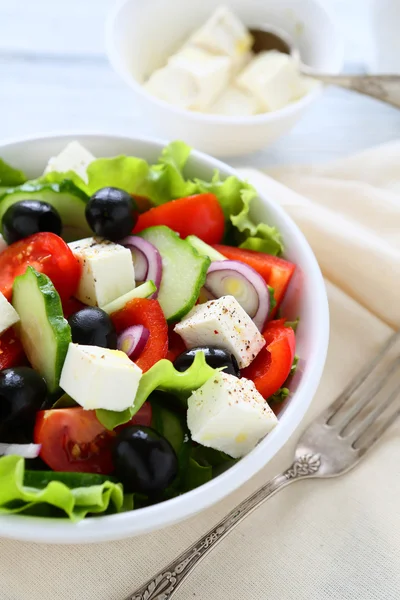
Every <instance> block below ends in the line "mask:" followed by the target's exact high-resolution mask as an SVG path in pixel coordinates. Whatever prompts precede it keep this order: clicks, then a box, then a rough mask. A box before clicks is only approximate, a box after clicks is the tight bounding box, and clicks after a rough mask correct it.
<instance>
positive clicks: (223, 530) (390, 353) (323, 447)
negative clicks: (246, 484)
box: [127, 331, 400, 600]
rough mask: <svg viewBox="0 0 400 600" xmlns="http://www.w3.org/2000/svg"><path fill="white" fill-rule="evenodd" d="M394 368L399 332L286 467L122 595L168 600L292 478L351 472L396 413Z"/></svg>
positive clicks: (398, 373)
mask: <svg viewBox="0 0 400 600" xmlns="http://www.w3.org/2000/svg"><path fill="white" fill-rule="evenodd" d="M399 367H400V331H399V332H397V333H395V334H394V335H393V336H392V337H390V338H389V340H388V342H387V343H386V344H385V345H384V346H383V348H382V350H381V351H380V352H379V354H378V355H377V356H376V357H375V358H374V359H373V360H372V361H371V362H370V363H369V364H367V365H366V366H365V367H364V369H363V370H362V371H361V372H360V373H359V374H358V375H357V376H356V378H355V379H354V380H353V381H352V382H351V383H350V385H349V386H348V387H347V388H346V389H345V390H344V391H343V392H342V394H341V395H340V396H339V397H338V398H337V399H336V400H335V401H334V402H333V403H332V404H331V405H330V406H329V407H328V408H327V409H325V410H324V411H323V412H322V413H321V414H320V415H319V416H318V417H317V418H316V419H315V420H314V421H313V422H312V423H311V425H309V427H308V428H307V429H306V431H305V432H304V433H303V435H302V437H301V438H300V440H299V442H298V444H297V448H296V450H295V458H294V461H293V464H292V465H291V466H290V467H289V468H288V469H287V470H286V471H284V472H283V473H281V474H280V475H277V476H276V477H274V478H273V479H272V480H271V481H269V482H268V483H266V484H265V485H263V486H262V487H261V488H259V489H258V490H257V491H256V492H254V493H253V494H251V495H250V496H248V497H247V498H246V499H245V500H243V502H241V503H240V504H239V505H238V506H237V507H236V508H234V509H233V510H232V511H231V512H230V513H229V514H228V515H227V516H226V517H224V518H223V519H222V520H221V521H220V522H219V523H218V524H217V525H216V526H215V527H213V528H212V529H210V531H208V532H207V533H206V534H205V535H204V536H203V537H201V538H200V539H199V540H197V542H195V543H194V544H193V545H192V546H190V547H189V548H188V549H187V550H184V552H182V554H180V555H179V556H178V557H177V558H176V559H175V560H174V561H172V562H171V563H170V564H169V565H167V566H166V567H164V569H162V570H161V571H159V573H157V575H155V576H154V577H153V578H152V579H150V580H149V581H148V582H147V583H145V584H144V585H143V586H141V587H140V588H139V589H137V590H136V591H135V592H134V593H133V594H132V595H130V596H129V598H127V600H169V599H170V598H172V596H173V594H174V593H175V592H176V590H177V589H178V587H179V586H180V585H181V584H182V583H183V581H184V580H185V579H186V577H187V576H188V575H189V574H190V573H191V572H192V571H193V569H194V568H195V567H196V566H197V565H198V564H199V562H200V561H201V560H202V559H203V558H204V557H205V556H206V555H207V554H208V553H209V552H210V551H211V550H212V549H213V548H214V547H215V546H216V545H217V544H218V542H220V541H221V540H222V539H223V538H224V537H225V536H226V535H228V533H229V532H230V531H232V529H233V528H234V527H236V525H237V524H238V523H240V522H241V521H242V520H243V519H244V518H245V517H247V515H249V514H250V513H251V512H252V511H253V510H255V509H256V508H257V507H258V506H260V505H261V504H262V503H263V502H264V501H265V500H267V499H268V498H270V497H271V496H272V495H273V494H276V493H277V492H278V491H279V490H281V489H282V488H284V487H286V486H287V485H289V483H292V482H294V481H299V480H301V479H307V478H312V477H318V478H321V477H322V478H324V477H335V476H337V475H342V474H343V473H346V472H347V471H350V469H352V468H353V467H354V466H355V465H356V464H357V463H358V462H359V461H360V460H361V458H362V457H363V456H364V455H365V453H366V452H367V450H369V449H370V448H371V447H372V446H373V445H374V444H375V443H376V442H377V441H378V440H379V438H380V437H381V436H382V435H383V433H384V432H385V431H386V429H388V427H389V426H390V425H391V424H392V423H393V422H394V420H395V419H396V418H397V417H398V416H399V415H400V402H399V399H400V369H399Z"/></svg>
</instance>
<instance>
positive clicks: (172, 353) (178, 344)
mask: <svg viewBox="0 0 400 600" xmlns="http://www.w3.org/2000/svg"><path fill="white" fill-rule="evenodd" d="M174 327H175V325H174V324H173V325H169V328H168V354H167V358H168V360H170V361H171V362H174V360H175V359H177V358H178V356H179V355H180V354H182V352H185V350H186V346H185V344H184V342H183V339H182V338H181V336H180V335H178V334H177V333H175V331H174Z"/></svg>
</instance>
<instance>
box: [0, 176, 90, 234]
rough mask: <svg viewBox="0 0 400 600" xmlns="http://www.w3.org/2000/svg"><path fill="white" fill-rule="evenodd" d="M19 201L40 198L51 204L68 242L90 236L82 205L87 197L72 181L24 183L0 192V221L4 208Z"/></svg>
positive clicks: (84, 205)
mask: <svg viewBox="0 0 400 600" xmlns="http://www.w3.org/2000/svg"><path fill="white" fill-rule="evenodd" d="M21 200H42V201H43V202H48V203H49V204H51V205H52V206H53V207H54V208H55V209H56V210H57V211H58V213H59V215H60V217H61V221H62V223H63V231H62V237H63V238H64V239H65V240H66V241H67V242H71V241H73V240H76V239H81V238H85V237H88V236H90V235H92V231H91V229H90V227H89V225H88V223H87V221H86V217H85V207H86V203H87V201H88V197H87V196H86V194H85V193H84V192H82V190H80V189H79V188H78V187H77V186H76V185H75V184H74V183H72V181H69V180H67V179H66V180H65V181H62V182H61V183H37V182H35V181H32V182H27V183H24V184H23V185H20V186H18V187H15V188H10V189H7V190H6V191H5V192H4V191H3V193H2V194H1V195H0V224H1V222H2V220H3V215H4V213H5V212H6V210H7V209H8V208H9V207H10V206H12V205H13V204H15V203H16V202H20V201H21Z"/></svg>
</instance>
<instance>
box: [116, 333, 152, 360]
mask: <svg viewBox="0 0 400 600" xmlns="http://www.w3.org/2000/svg"><path fill="white" fill-rule="evenodd" d="M149 335H150V332H149V330H148V329H146V327H144V326H143V325H132V327H128V328H127V329H125V330H124V331H123V332H122V333H120V334H119V336H118V341H117V348H118V350H122V352H125V354H127V355H128V356H129V358H130V359H131V360H135V359H136V358H138V357H139V356H140V355H141V353H142V352H143V350H144V347H145V345H146V343H147V340H148V339H149Z"/></svg>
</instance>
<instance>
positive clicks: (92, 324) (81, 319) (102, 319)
mask: <svg viewBox="0 0 400 600" xmlns="http://www.w3.org/2000/svg"><path fill="white" fill-rule="evenodd" d="M68 323H69V324H70V327H71V335H72V341H73V342H74V343H75V344H83V345H86V346H100V348H110V349H111V350H116V348H117V332H116V331H115V327H114V324H113V322H112V321H111V319H110V317H109V315H108V314H107V313H106V312H105V311H104V310H102V309H101V308H95V307H93V306H88V307H86V308H82V310H78V312H76V313H74V314H73V315H71V316H70V317H69V319H68Z"/></svg>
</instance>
